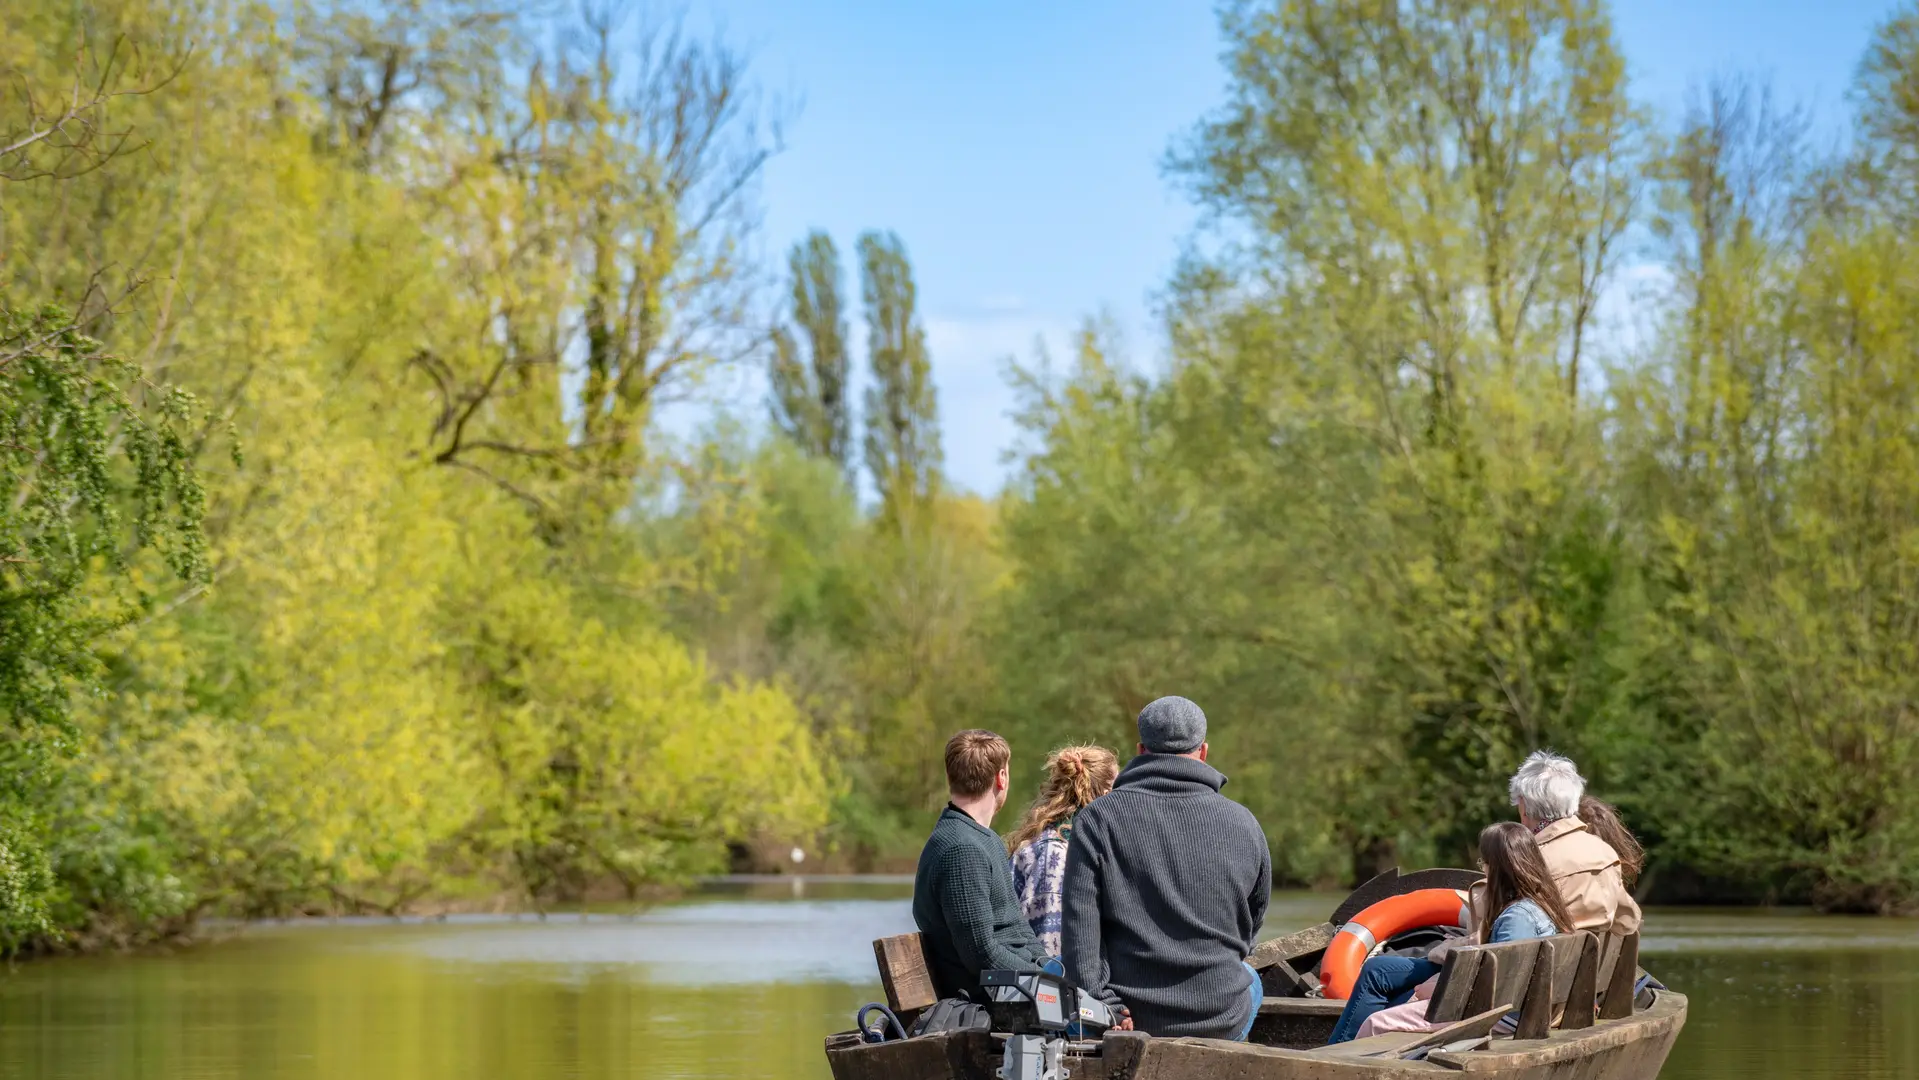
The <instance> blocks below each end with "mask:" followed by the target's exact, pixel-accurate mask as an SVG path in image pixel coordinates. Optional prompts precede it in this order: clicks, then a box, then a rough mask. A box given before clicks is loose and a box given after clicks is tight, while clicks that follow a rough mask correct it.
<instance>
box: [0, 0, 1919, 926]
mask: <svg viewBox="0 0 1919 1080" xmlns="http://www.w3.org/2000/svg"><path fill="white" fill-rule="evenodd" d="M1222 19H1223V26H1224V29H1225V37H1226V40H1227V44H1228V54H1227V62H1228V67H1229V73H1230V87H1231V89H1230V93H1229V96H1228V99H1227V100H1226V101H1225V102H1224V103H1223V104H1222V105H1221V106H1220V108H1219V109H1218V110H1217V111H1216V112H1215V113H1213V114H1212V115H1210V116H1208V117H1205V118H1203V119H1200V120H1199V121H1198V123H1197V124H1196V126H1195V128H1194V129H1193V131H1192V132H1191V133H1190V135H1189V136H1188V137H1187V138H1185V139H1183V140H1182V141H1181V142H1180V143H1179V145H1177V146H1176V147H1174V148H1173V149H1172V151H1171V152H1170V154H1169V160H1168V172H1169V175H1170V176H1171V177H1172V178H1173V182H1175V183H1178V184H1181V185H1183V186H1184V187H1185V188H1186V190H1188V191H1189V192H1190V193H1191V195H1192V197H1193V198H1194V199H1195V200H1196V201H1197V202H1198V203H1199V204H1200V205H1201V206H1202V207H1203V208H1204V209H1205V210H1206V211H1207V215H1208V226H1207V227H1206V229H1205V230H1203V232H1202V234H1201V235H1200V236H1199V237H1196V238H1195V243H1194V244H1193V245H1192V247H1191V249H1190V250H1191V254H1190V255H1189V256H1188V257H1187V258H1186V259H1185V260H1184V261H1183V262H1182V264H1181V265H1180V266H1179V267H1178V268H1177V270H1176V272H1175V273H1174V275H1173V277H1172V278H1171V280H1170V281H1169V283H1168V287H1167V289H1166V300H1165V304H1164V315H1165V331H1166V333H1165V343H1164V344H1165V351H1166V353H1167V357H1168V358H1167V361H1166V362H1165V363H1164V364H1160V365H1144V364H1138V363H1134V362H1129V360H1128V358H1127V357H1126V356H1125V355H1124V350H1123V348H1122V347H1121V346H1120V344H1119V343H1117V342H1116V341H1115V340H1114V338H1113V335H1111V334H1110V333H1108V332H1106V331H1105V330H1103V329H1102V327H1101V326H1100V325H1099V324H1098V323H1097V322H1095V323H1092V324H1089V327H1088V329H1087V331H1086V333H1085V334H1084V335H1083V337H1082V339H1081V341H1080V342H1079V346H1078V349H1077V350H1076V352H1075V353H1074V355H1072V356H1070V357H1061V358H1057V361H1054V360H1049V359H1047V358H1044V357H1033V358H1029V361H1028V362H1027V363H1025V364H1023V365H1020V366H1018V367H1017V368H1016V369H1015V371H1014V373H1013V377H1014V378H1015V379H1016V381H1017V383H1018V385H1019V387H1020V389H1021V393H1022V397H1023V401H1024V405H1023V409H1022V413H1021V422H1022V426H1023V432H1024V440H1023V444H1022V447H1021V449H1020V452H1019V455H1018V459H1017V461H1016V462H1015V469H1014V474H1013V479H1012V481H1011V483H1010V484H1009V487H1008V489H1007V490H1006V491H1005V492H1004V493H1002V494H1000V495H999V496H997V497H995V498H985V497H981V496H978V495H974V494H971V493H967V492H964V491H959V490H956V489H955V488H954V487H953V485H952V484H951V483H949V482H948V481H947V480H945V478H944V477H943V474H942V468H941V464H942V454H941V440H942V432H941V428H940V423H939V419H940V418H939V409H938V402H937V399H936V396H935V393H934V386H933V381H932V364H933V363H935V362H936V358H935V357H932V356H931V355H929V352H928V348H927V343H926V339H925V334H924V330H923V327H922V322H921V317H920V315H919V299H918V297H917V296H916V292H915V287H914V281H913V275H912V266H911V263H910V260H909V257H908V249H907V247H906V244H905V243H903V242H902V240H901V238H899V237H896V236H893V235H892V234H891V233H888V232H886V231H884V229H883V228H878V229H876V230H875V231H873V232H870V233H867V234H863V235H861V236H859V237H857V238H840V239H841V240H851V241H852V242H851V243H850V244H849V245H848V246H847V247H846V249H845V255H844V257H842V251H841V248H840V246H839V244H838V243H837V242H836V240H835V238H833V237H830V236H827V235H824V234H815V235H813V236H809V237H807V238H805V239H803V240H802V241H800V242H799V243H798V244H796V245H795V246H794V248H793V250H792V251H791V252H790V254H787V255H786V257H785V258H779V259H765V258H762V257H761V255H760V252H761V249H762V248H763V247H764V244H765V239H766V238H765V237H763V236H761V235H760V232H759V228H758V217H757V179H758V177H759V174H760V172H761V170H762V169H763V168H764V166H765V163H766V161H767V160H768V158H769V156H770V155H772V154H774V153H775V152H777V150H778V148H779V146H780V145H781V137H782V134H781V125H780V121H781V120H782V118H783V117H784V116H785V115H786V114H785V113H784V112H783V111H782V106H781V103H780V102H779V101H777V100H774V99H772V98H770V97H767V96H765V95H763V94H761V93H760V92H759V91H758V90H757V88H756V84H755V82H754V81H753V78H752V76H751V72H750V71H749V69H748V68H747V66H746V65H745V63H744V61H743V59H742V57H741V55H740V54H739V53H737V52H735V51H734V50H733V49H732V48H731V47H729V45H728V44H727V42H725V41H724V40H717V39H708V38H702V37H699V36H697V35H692V34H689V33H686V32H684V31H676V30H675V28H674V27H673V26H672V25H671V24H665V25H662V24H648V23H646V22H645V20H644V19H640V18H634V19H629V20H626V21H620V20H617V19H611V18H603V17H601V16H599V15H597V14H592V13H589V14H586V15H579V16H567V17H563V18H561V17H554V18H546V19H539V20H534V19H531V18H529V17H526V16H522V15H520V14H517V5H507V4H494V3H489V2H487V0H437V2H424V3H404V4H401V3H396V4H376V3H358V2H354V3H311V4H308V3H298V4H288V5H271V6H254V5H249V4H243V3H229V2H227V0H203V2H197V3H192V4H173V3H168V2H165V0H92V2H89V3H85V4H72V3H65V2H62V3H50V2H39V0H26V2H25V3H23V4H15V5H13V6H12V7H10V8H9V11H8V14H7V16H6V17H5V20H4V22H0V57H4V58H5V59H4V60H3V61H0V63H4V64H5V65H6V67H7V70H6V72H5V75H6V79H5V83H6V89H5V90H4V93H5V95H6V96H5V98H4V99H0V101H4V108H5V110H6V111H5V113H4V115H3V116H0V123H3V124H4V125H5V127H4V135H0V146H4V147H5V149H4V150H0V254H3V255H4V259H0V424H3V425H4V428H0V484H4V488H0V497H4V499H5V501H4V502H0V559H3V560H4V562H0V641H3V642H4V643H5V656H4V657H0V702H4V704H5V708H6V709H7V715H8V724H9V726H8V733H9V738H8V739H7V741H6V743H5V746H6V752H5V754H4V760H0V855H4V858H0V932H3V933H4V935H5V943H6V944H7V945H8V947H10V948H12V949H16V950H17V949H23V948H24V949H33V948H43V947H50V946H58V945H62V944H76V943H77V944H87V943H102V942H115V941H132V940H139V939H143V938H146V937H150V936H153V935H156V934H165V933H169V932H172V931H174V930H177V929H179V928H181V927H183V926H185V925H189V924H190V923H191V920H192V919H193V918H194V917H195V916H197V915H199V914H203V913H208V912H219V913H222V914H234V915H265V914H284V913H291V912H298V911H320V910H347V911H389V910H394V911H397V910H402V909H406V908H409V907H417V906H420V905H423V904H457V903H497V902H508V903H532V904H536V905H544V904H549V903H555V902H566V901H571V900H577V899H579V898H581V897H585V896H589V895H615V896H617V895H626V896H633V895H638V894H639V893H640V892H641V891H642V890H644V889H647V888H649V887H651V886H654V885H656V884H660V883H671V882H674V881H679V880H684V879H685V878H686V877H688V876H689V875H693V874H697V873H701V872H706V871H711V870H716V869H720V868H723V867H724V866H726V865H727V864H728V861H729V860H738V859H742V858H747V859H750V858H752V857H753V856H752V854H751V853H752V852H754V851H756V850H757V851H770V850H774V849H776V848H777V850H781V851H783V850H785V849H786V848H787V847H790V846H792V845H794V844H799V845H800V846H802V847H804V848H805V849H806V850H808V851H810V852H813V853H814V857H815V858H816V859H817V858H818V857H819V856H820V855H822V854H824V855H825V856H826V857H827V858H828V859H830V860H834V861H837V862H838V863H841V864H844V865H849V866H853V867H857V868H873V867H884V866H890V865H896V864H897V863H898V861H899V860H902V859H910V858H911V857H912V854H913V853H914V852H915V851H916V849H917V843H918V840H919V837H920V834H921V832H922V831H923V829H924V826H925V823H926V820H927V819H928V816H929V814H930V812H931V811H932V810H933V809H934V808H936V807H937V806H938V805H939V802H940V799H941V794H940V789H941V786H942V782H941V775H940V769H939V764H938V747H939V745H940V743H941V742H942V741H943V739H944V737H945V735H946V734H948V733H949V732H950V731H951V730H954V729H956V728H959V727H965V726H972V725H976V724H984V725H988V726H994V727H997V728H999V729H1000V730H1002V731H1005V732H1006V733H1007V734H1008V735H1009V736H1011V737H1012V738H1013V739H1014V740H1015V747H1016V752H1017V754H1018V761H1019V762H1020V763H1022V765H1023V767H1022V768H1018V769H1016V776H1015V781H1016V784H1017V785H1019V787H1020V788H1021V790H1022V791H1023V790H1025V789H1026V788H1027V787H1029V786H1030V785H1031V783H1033V782H1034V781H1035V780H1036V775H1035V773H1034V771H1033V767H1032V765H1031V764H1029V763H1036V762H1038V761H1039V760H1040V756H1041V755H1042V754H1043V752H1044V751H1045V749H1046V748H1047V747H1049V746H1050V745H1053V744H1057V743H1061V742H1064V741H1068V740H1078V739H1087V738H1091V739H1098V740H1100V741H1104V742H1107V743H1109V744H1112V745H1115V746H1120V747H1126V746H1130V744H1131V735H1130V734H1129V732H1130V722H1131V717H1132V715H1133V713H1134V712H1135V711H1136V710H1137V709H1138V708H1139V707H1140V706H1141V705H1142V704H1144V703H1145V702H1146V701H1148V700H1150V699H1151V698H1153V697H1155V696H1158V695H1160V694H1163V693H1182V694H1186V695H1188V696H1190V697H1193V698H1195V699H1196V700H1198V701H1199V702H1201V704H1202V705H1204V706H1205V707H1206V709H1207V711H1208V714H1209V716H1210V717H1211V719H1212V741H1213V744H1214V748H1215V753H1216V754H1217V760H1218V761H1219V762H1220V763H1221V764H1222V766H1223V767H1224V768H1225V770H1226V772H1228V773H1229V774H1230V775H1231V776H1232V778H1233V781H1232V786H1231V787H1230V788H1229V793H1230V794H1233V795H1234V796H1236V797H1237V798H1239V799H1241V800H1242V801H1244V802H1245V803H1246V804H1247V805H1249V806H1250V807H1252V808H1253V809H1254V810H1255V811H1256V812H1257V813H1258V814H1259V815H1260V817H1261V819H1262V820H1263V822H1264V823H1265V825H1266V828H1267V830H1268V833H1269V836H1270V837H1271V839H1272V841H1273V845H1274V849H1275V865H1276V869H1277V871H1278V872H1279V873H1280V874H1281V875H1282V876H1283V877H1285V878H1287V879H1289V880H1291V881H1294V882H1300V883H1333V882H1344V881H1350V880H1351V879H1352V878H1354V877H1356V876H1361V875H1364V874H1367V873H1370V872H1372V871H1373V870H1375V869H1377V868H1379V867H1381V866H1384V865H1390V864H1391V863H1393V862H1395V861H1397V862H1401V863H1405V864H1408V865H1410V864H1415V863H1432V862H1455V861H1457V860H1458V859H1460V858H1461V857H1462V854H1461V853H1462V852H1465V851H1467V850H1468V849H1467V846H1466V845H1467V844H1468V842H1469V841H1470V839H1471V837H1473V836H1474V835H1476V833H1477V830H1478V828H1479V827H1480V826H1481V825H1482V824H1483V823H1484V822H1485V821H1487V820H1489V819H1492V818H1495V817H1499V816H1502V815H1504V814H1505V813H1507V810H1506V808H1505V807H1504V805H1503V803H1504V800H1503V796H1502V793H1503V778H1504V776H1505V775H1506V774H1507V773H1508V772H1509V771H1510V769H1511V768H1512V766H1513V765H1514V764H1515V763H1516V762H1517V761H1518V759H1519V758H1520V757H1521V756H1522V755H1523V754H1524V753H1525V752H1526V750H1528V749H1529V748H1531V747H1533V746H1537V745H1552V746H1555V747H1557V748H1559V749H1561V750H1563V751H1566V752H1568V753H1571V754H1573V755H1574V756H1575V757H1577V759H1578V760H1579V761H1580V762H1581V764H1582V766H1583V767H1584V768H1585V770H1586V771H1587V773H1588V775H1589V777H1590V778H1591V780H1592V782H1593V786H1594V789H1595V791H1596V792H1597V793H1599V794H1601V795H1603V796H1605V797H1607V798H1609V799H1611V800H1613V801H1615V802H1617V803H1618V804H1619V805H1620V806H1621V808H1622V810H1623V811H1624V813H1625V816H1626V817H1627V819H1628V820H1629V821H1630V822H1631V823H1632V824H1633V825H1634V826H1636V827H1637V828H1638V829H1639V830H1640V831H1641V833H1642V834H1643V836H1644V838H1645V839H1646V841H1647V844H1648V848H1649V850H1650V852H1651V853H1652V860H1653V861H1652V870H1651V872H1650V873H1649V875H1648V878H1649V881H1648V884H1649V885H1650V886H1651V887H1652V888H1653V889H1654V891H1655V893H1659V892H1663V893H1664V894H1665V895H1669V896H1675V897H1685V896H1706V895H1711V896H1716V897H1725V898H1744V899H1803V900H1811V901H1813V902H1816V903H1819V904H1821V905H1823V906H1826V907H1830V908H1839V909H1865V910H1893V909H1898V908H1902V907H1906V906H1910V905H1911V904H1912V903H1913V902H1914V901H1915V899H1919V858H1915V857H1914V856H1913V855H1912V854H1911V852H1912V851H1913V850H1914V845H1913V844H1912V843H1911V842H1910V841H1911V840H1913V839H1914V838H1915V837H1919V794H1915V792H1919V784H1916V783H1915V780H1919V777H1916V776H1915V766H1916V765H1919V761H1916V760H1915V755H1916V754H1919V741H1916V740H1915V730H1914V729H1915V725H1916V724H1919V714H1916V713H1915V708H1919V707H1916V706H1915V705H1914V702H1915V701H1916V700H1919V655H1915V650H1919V400H1916V397H1919V351H1916V350H1915V348H1914V342H1915V333H1916V332H1919V246H1915V241H1914V240H1913V236H1914V235H1915V233H1914V230H1913V229H1912V227H1911V226H1912V221H1913V219H1914V218H1915V216H1919V89H1916V88H1919V15H1915V14H1914V13H1913V12H1912V11H1910V10H1906V11H1902V12H1894V13H1892V14H1891V15H1890V16H1889V20H1888V22H1887V23H1886V24H1885V25H1884V26H1883V27H1882V28H1881V30H1880V32H1879V33H1878V35H1877V37H1876V38H1875V40H1874V42H1873V45H1872V47H1871V49H1870V51H1869V52H1868V54H1867V55H1866V57H1865V58H1864V60H1863V61H1862V65H1861V68H1860V75H1859V80H1858V93H1857V95H1856V98H1857V101H1856V107H1857V121H1856V124H1855V126H1854V129H1853V131H1852V133H1851V137H1850V139H1849V140H1848V141H1846V142H1844V143H1843V144H1841V145H1840V147H1839V149H1837V150H1833V149H1828V148H1827V145H1828V142H1829V141H1830V140H1829V138H1828V135H1829V133H1825V132H1821V131H1817V130H1815V129H1814V128H1813V127H1812V126H1811V125H1810V124H1809V123H1808V121H1807V119H1806V117H1805V116H1804V114H1802V113H1799V112H1797V111H1795V110H1794V109H1793V108H1792V107H1791V106H1790V105H1789V104H1787V103H1781V102H1777V101H1774V100H1772V99H1771V98H1770V97H1769V96H1768V95H1767V94H1766V93H1765V91H1764V89H1763V87H1761V86H1759V85H1756V84H1749V83H1743V82H1740V81H1738V80H1722V81H1720V82H1718V83H1714V84H1711V85H1709V86H1705V87H1702V88H1701V89H1700V91H1699V93H1698V95H1697V96H1696V99H1695V103H1694V105H1693V106H1692V108H1690V109H1689V110H1688V111H1687V112H1685V113H1684V114H1682V115H1678V116H1657V115H1653V114H1651V113H1650V112H1649V111H1647V110H1646V109H1645V108H1643V107H1642V106H1641V105H1639V104H1637V103H1636V102H1635V101H1634V99H1633V97H1632V94H1631V89H1630V87H1629V85H1628V83H1627V81H1626V58H1625V57H1623V56H1621V55H1620V53H1619V52H1618V50H1617V47H1616V45H1615V43H1614V41H1613V38H1612V35H1611V31H1610V27H1609V25H1608V22H1607V18H1606V13H1605V10H1604V8H1603V7H1602V6H1599V5H1596V4H1587V3H1545V2H1541V0H1510V2H1500V3H1454V2H1445V3H1438V2H1425V0H1420V2H1400V3H1369V4H1358V5H1355V4H1349V3H1330V2H1324V3H1322V2H1313V0H1294V2H1290V3H1285V4H1282V5H1277V6H1274V5H1268V4H1252V3H1244V4H1229V5H1227V6H1226V8H1225V9H1224V12H1223V14H1222ZM876 225H880V226H883V225H884V223H876ZM909 239H910V238H909ZM856 324H857V327H858V332H857V333H856V332H855V325H856ZM746 368H751V369H755V370H761V371H764V372H765V374H766V376H767V379H766V382H767V384H768V385H769V386H770V388H771V391H770V393H769V395H768V399H769V400H767V401H765V402H762V401H759V400H752V401H735V402H731V403H730V406H731V407H730V408H729V409H727V410H726V415H724V416H722V417H720V418H718V419H715V420H714V421H713V422H712V423H710V424H709V425H708V426H707V427H705V428H704V429H703V431H702V434H701V435H700V436H698V437H697V438H693V439H686V438H673V437H671V436H669V435H668V434H666V433H665V432H663V431H662V430H661V429H660V426H659V425H658V424H657V423H656V419H657V416H658V412H659V410H660V409H661V407H662V406H663V405H664V404H666V403H668V402H672V401H676V400H680V399H683V398H685V397H686V396H688V395H691V394H701V393H707V394H711V393H712V388H713V387H715V386H721V385H725V384H726V383H725V380H726V377H727V375H728V373H730V372H737V371H739V370H742V369H746ZM948 437H950V436H948Z"/></svg>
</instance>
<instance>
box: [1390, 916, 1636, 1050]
mask: <svg viewBox="0 0 1919 1080" xmlns="http://www.w3.org/2000/svg"><path fill="white" fill-rule="evenodd" d="M1638 954H1639V936H1638V935H1637V934H1633V935H1628V936H1625V937H1614V936H1609V938H1608V940H1607V941H1606V943H1605V944H1604V945H1602V944H1601V942H1600V940H1599V938H1598V937H1597V935H1595V934H1593V933H1591V932H1589V931H1580V932H1578V933H1573V934H1559V935H1555V936H1553V937H1549V938H1535V939H1531V940H1527V941H1512V942H1507V943H1505V944H1502V945H1468V946H1461V947H1459V948H1456V949H1453V950H1452V952H1451V954H1450V955H1448V956H1447V957H1446V964H1445V966H1444V967H1443V968H1441V969H1440V975H1439V984H1438V985H1437V986H1436V987H1435V988H1434V991H1433V998H1432V1003H1431V1004H1430V1005H1428V1006H1427V1009H1426V1016H1427V1019H1429V1020H1431V1021H1433V1022H1434V1023H1438V1024H1449V1023H1453V1022H1456V1021H1458V1020H1460V1019H1462V1018H1464V1017H1467V1016H1472V1015H1476V1014H1478V1013H1482V1012H1484V1011H1486V1010H1487V1009H1491V1008H1494V1007H1497V1006H1502V1005H1505V1006H1513V1007H1517V1008H1518V1009H1519V1028H1518V1030H1517V1031H1516V1032H1515V1037H1516V1038H1522V1039H1538V1038H1544V1037H1545V1035H1546V1032H1547V1031H1548V1030H1549V1029H1550V1028H1551V1027H1552V1026H1553V1023H1554V1021H1553V1017H1554V1016H1555V1015H1559V1016H1560V1020H1559V1021H1558V1024H1559V1026H1560V1027H1565V1028H1586V1027H1591V1026H1592V1024H1593V1019H1594V1010H1593V1007H1592V1006H1591V1005H1583V1006H1582V1004H1581V1003H1585V1002H1599V1003H1600V1005H1599V1008H1598V1013H1597V1016H1598V1019H1601V1020H1617V1019H1621V1018H1623V1017H1627V1016H1631V1015H1632V997H1633V983H1634V980H1635V978H1636V976H1637V974H1638Z"/></svg>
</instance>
